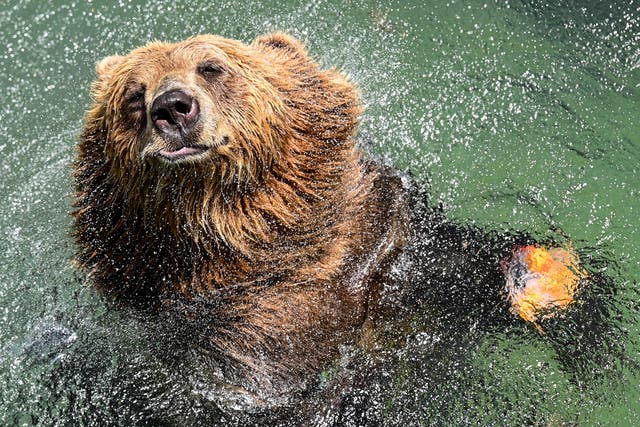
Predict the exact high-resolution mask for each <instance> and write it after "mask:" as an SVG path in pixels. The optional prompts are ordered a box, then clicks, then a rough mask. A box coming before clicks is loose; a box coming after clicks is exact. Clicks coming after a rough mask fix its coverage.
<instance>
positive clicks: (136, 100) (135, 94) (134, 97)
mask: <svg viewBox="0 0 640 427" xmlns="http://www.w3.org/2000/svg"><path fill="white" fill-rule="evenodd" d="M144 91H145V88H144V86H138V85H136V86H132V87H130V88H128V89H127V90H126V91H125V93H124V100H125V102H126V103H127V104H128V105H129V106H130V107H131V108H136V109H137V108H142V107H143V106H144Z"/></svg>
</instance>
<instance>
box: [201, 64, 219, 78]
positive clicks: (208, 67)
mask: <svg viewBox="0 0 640 427" xmlns="http://www.w3.org/2000/svg"><path fill="white" fill-rule="evenodd" d="M223 71H224V69H223V68H222V67H221V66H220V65H218V64H216V63H215V62H212V61H207V62H203V63H202V64H200V65H198V73H200V74H201V75H202V76H203V77H205V78H214V77H217V76H219V75H220V74H222V72H223Z"/></svg>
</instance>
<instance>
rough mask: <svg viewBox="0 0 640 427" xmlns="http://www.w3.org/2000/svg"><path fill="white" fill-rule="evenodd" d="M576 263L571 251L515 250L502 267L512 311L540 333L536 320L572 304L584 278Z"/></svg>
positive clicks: (585, 274) (584, 274) (530, 248)
mask: <svg viewBox="0 0 640 427" xmlns="http://www.w3.org/2000/svg"><path fill="white" fill-rule="evenodd" d="M579 263H580V260H579V259H578V256H577V255H576V254H575V253H574V252H573V251H572V250H571V249H570V248H549V249H547V248H545V247H543V246H537V245H530V246H523V247H519V248H517V249H516V250H515V251H514V253H513V256H512V258H511V259H510V260H508V261H507V262H506V263H505V264H503V271H504V272H505V274H506V277H507V283H506V290H507V298H508V300H509V302H510V303H511V311H512V312H513V313H514V314H517V315H519V316H520V317H521V318H523V319H524V320H526V321H529V322H532V323H533V324H534V325H535V326H536V328H538V329H539V330H542V329H541V328H540V326H539V325H538V324H537V321H538V320H539V319H545V318H549V317H553V316H554V315H555V314H556V312H557V311H558V310H561V309H564V308H566V307H567V306H568V305H569V304H571V303H572V302H573V300H574V296H575V294H576V291H577V289H578V285H579V283H580V280H581V279H583V278H585V277H586V276H587V273H586V272H585V271H584V270H581V269H580V268H579Z"/></svg>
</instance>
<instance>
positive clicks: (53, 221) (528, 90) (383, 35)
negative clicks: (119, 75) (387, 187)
mask: <svg viewBox="0 0 640 427" xmlns="http://www.w3.org/2000/svg"><path fill="white" fill-rule="evenodd" d="M273 30H284V31H287V32H290V33H291V34H293V35H294V36H296V37H298V38H300V39H301V40H303V41H305V43H306V44H307V46H308V48H309V49H310V51H311V52H312V53H313V55H314V56H315V57H316V58H317V59H318V61H319V62H320V63H321V64H322V65H323V66H327V67H328V66H333V65H335V66H337V67H339V68H340V69H342V70H344V71H345V72H346V73H348V74H349V75H350V76H351V77H352V78H353V80H354V81H356V82H357V83H358V85H359V87H360V89H361V92H362V98H363V102H364V104H365V105H366V107H367V109H366V111H365V113H364V116H363V118H362V123H361V125H360V130H359V136H358V138H359V139H360V141H361V142H362V144H363V146H366V147H367V150H369V151H370V152H372V153H373V154H375V155H376V156H379V157H381V158H384V159H386V161H388V162H389V163H392V164H393V165H395V167H397V168H398V169H401V170H406V171H411V173H413V175H414V176H416V177H417V179H419V180H422V181H425V182H429V183H430V185H431V187H432V193H433V197H434V199H435V200H438V201H441V202H442V203H443V204H444V205H445V206H446V207H447V210H448V212H449V213H448V215H449V216H450V217H451V218H454V219H455V220H457V221H460V222H469V223H474V224H475V225H477V226H481V227H486V228H488V229H494V230H501V231H502V230H525V231H527V232H529V233H531V234H532V235H533V236H535V237H536V238H539V239H544V238H553V237H557V236H560V235H566V236H570V237H571V240H572V241H573V242H574V245H575V247H576V249H577V250H578V252H579V253H580V254H581V256H582V258H583V260H584V261H585V263H586V265H587V268H589V269H590V270H591V271H600V272H604V273H605V274H606V275H607V277H609V278H610V283H609V284H608V285H607V286H602V287H594V288H593V289H589V290H587V291H586V292H588V295H589V298H590V301H592V302H593V304H585V305H584V306H583V307H576V308H575V310H578V311H580V310H582V313H581V315H580V316H576V317H570V316H567V318H566V319H565V323H564V324H563V319H559V320H558V322H557V329H556V330H555V331H553V333H548V334H544V335H543V334H540V333H538V332H537V331H536V330H535V329H534V328H532V327H531V326H529V325H525V324H523V323H522V322H520V323H517V322H516V323H515V324H512V325H509V326H508V327H505V328H493V329H492V328H477V329H474V327H473V325H470V326H469V325H465V330H464V331H460V330H455V327H456V325H450V326H449V328H450V330H451V332H452V333H451V334H449V333H446V334H445V333H442V332H440V333H437V334H436V333H429V332H428V330H429V329H428V328H424V325H419V324H420V323H421V322H422V321H424V322H425V323H426V322H428V320H425V319H421V317H420V316H419V315H416V317H415V319H413V321H412V322H413V323H414V324H415V325H403V327H404V328H407V329H408V333H406V334H404V335H402V336H403V338H402V339H401V342H400V343H394V344H393V345H391V344H390V345H389V349H388V351H387V352H386V353H385V352H381V353H380V354H378V355H376V356H371V358H374V357H377V358H383V359H385V358H386V359H385V360H386V361H382V362H380V361H373V360H369V359H367V358H366V357H364V358H362V357H361V358H356V359H354V360H356V361H358V363H355V365H354V366H350V367H348V368H345V370H344V371H343V372H342V373H339V374H335V373H334V374H332V373H330V372H329V373H325V374H326V375H325V376H326V381H327V382H329V383H330V382H331V381H335V378H334V377H335V376H338V377H339V376H340V375H353V376H354V377H356V378H361V381H360V382H359V383H357V384H355V385H352V386H351V387H352V390H351V392H350V393H349V397H348V398H347V399H346V400H345V404H344V407H343V408H342V409H340V411H339V413H338V414H335V413H334V414H333V415H332V416H327V417H325V418H324V419H323V417H322V416H320V415H318V416H317V417H315V418H314V417H313V416H310V415H309V414H310V413H311V412H313V411H317V412H316V414H320V413H321V410H320V409H318V408H321V407H322V406H323V404H324V403H326V402H316V406H313V405H311V406H309V408H308V409H307V410H306V413H305V417H307V418H311V419H312V420H313V422H315V423H316V424H318V425H328V424H329V425H330V424H331V423H332V422H333V423H337V424H339V425H353V426H357V425H366V424H369V425H385V426H396V425H397V426H406V425H412V426H413V425H447V426H448V425H456V426H464V425H496V426H514V425H544V426H560V425H581V426H592V425H603V426H608V425H623V426H627V425H628V426H633V425H640V369H639V363H640V355H639V352H640V340H639V338H640V337H639V333H640V318H639V313H640V312H639V307H638V302H639V301H640V295H639V294H638V283H639V282H640V256H639V255H638V254H640V231H639V227H638V218H639V216H640V166H639V165H640V122H639V121H638V118H639V117H640V4H639V3H638V2H635V1H610V2H605V1H602V2H599V1H586V2H585V1H578V0H567V1H560V2H551V1H548V2H547V1H533V0H521V1H500V2H494V1H486V2H485V1H467V2H462V1H455V0H449V1H441V0H435V1H430V2H424V1H389V2H382V1H379V2H374V1H351V0H346V1H345V0H343V1H338V0H319V1H307V2H294V1H287V2H285V1H264V2H232V1H221V2H213V1H211V0H209V1H200V0H192V1H189V2H185V1H139V2H133V1H125V0H119V1H97V0H96V1H87V2H80V1H62V0H55V1H54V0H49V1H39V0H38V1H36V0H20V1H16V0H9V1H4V2H2V4H0V90H1V91H2V93H3V98H2V102H1V103H0V112H1V113H0V174H1V179H0V424H1V425H7V426H31V425H42V426H51V425H89V426H94V425H95V426H104V425H123V426H124V425H127V426H129V425H154V426H157V425H179V426H188V425H244V424H246V425H252V424H255V423H264V424H268V423H276V422H277V421H276V420H277V417H275V416H273V417H266V418H265V417H260V416H259V415H255V414H254V415H252V414H244V413H235V412H233V411H231V412H228V411H227V412H224V411H221V410H219V409H218V407H219V404H220V402H224V399H225V396H224V395H221V394H219V393H217V392H216V389H215V388H214V387H212V382H214V381H215V375H214V373H212V372H211V369H209V366H208V365H207V363H206V362H204V361H203V360H201V359H199V358H197V357H195V356H194V355H193V352H191V351H190V350H189V348H184V347H183V346H181V345H180V341H179V340H177V339H175V338H176V337H174V336H171V334H167V333H166V331H167V327H166V326H167V325H165V324H164V323H163V319H161V318H157V317H156V316H153V315H146V314H145V313H144V312H140V311H136V310H133V309H127V308H121V307H116V306H114V305H113V304H112V303H110V302H109V301H107V300H105V299H104V298H103V297H101V296H100V295H99V294H97V293H96V292H95V291H94V290H93V289H92V288H91V286H90V284H89V283H88V282H87V279H86V277H85V276H84V275H83V274H82V273H81V272H77V271H76V270H75V269H74V267H73V266H72V265H71V263H70V259H71V258H72V257H73V254H74V247H73V244H72V241H71V239H70V237H69V232H70V226H71V218H70V217H69V215H68V213H69V211H70V210H71V207H70V200H71V198H70V197H69V196H70V194H71V193H72V191H73V183H72V179H71V172H70V163H71V161H72V159H73V156H74V145H75V142H76V138H77V135H78V133H79V131H80V128H81V124H82V116H83V112H84V110H85V109H86V108H87V106H88V104H89V85H90V82H91V81H92V79H93V77H94V71H93V70H94V64H95V63H96V61H98V60H99V59H101V58H102V57H104V56H106V55H110V54H115V53H120V54H122V53H126V52H127V51H129V50H130V49H132V48H134V47H136V46H138V45H141V44H144V43H145V42H147V41H150V40H154V39H162V40H168V41H175V40H180V39H183V38H185V37H188V36H190V35H194V34H197V33H216V34H221V35H224V36H226V37H229V38H236V39H240V40H243V41H245V42H250V41H251V40H252V39H253V38H254V37H256V36H257V35H260V34H263V33H265V32H268V31H273ZM590 310H592V311H590ZM576 319H578V320H576ZM580 319H582V320H580ZM583 320H584V323H583V322H582V321H583ZM169 329H170V328H169ZM440 330H441V331H442V329H440ZM444 330H446V328H445V329H444ZM387 357H388V358H387ZM369 362H371V364H372V365H375V366H376V367H377V368H376V369H377V370H376V371H375V372H374V373H369V368H368V366H369V365H368V363H369ZM328 387H331V386H330V385H329V386H328ZM327 405H328V403H327ZM302 411H303V412H304V411H305V410H302ZM283 417H284V415H283ZM302 419H303V418H294V420H293V421H286V417H284V418H282V420H285V421H282V423H283V425H291V424H292V423H293V424H295V422H296V421H298V422H302V421H301V420H302ZM376 423H377V424H376Z"/></svg>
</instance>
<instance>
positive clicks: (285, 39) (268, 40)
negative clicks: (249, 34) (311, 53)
mask: <svg viewBox="0 0 640 427" xmlns="http://www.w3.org/2000/svg"><path fill="white" fill-rule="evenodd" d="M252 45H253V46H255V47H262V48H267V49H271V50H274V51H281V52H285V53H289V54H291V55H292V56H302V57H306V56H307V49H306V48H305V47H304V44H302V42H301V41H299V40H298V39H296V38H295V37H292V36H290V35H289V34H286V33H280V32H278V33H271V34H265V35H264V36H260V37H257V38H256V39H255V40H254V41H253V43H252Z"/></svg>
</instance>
